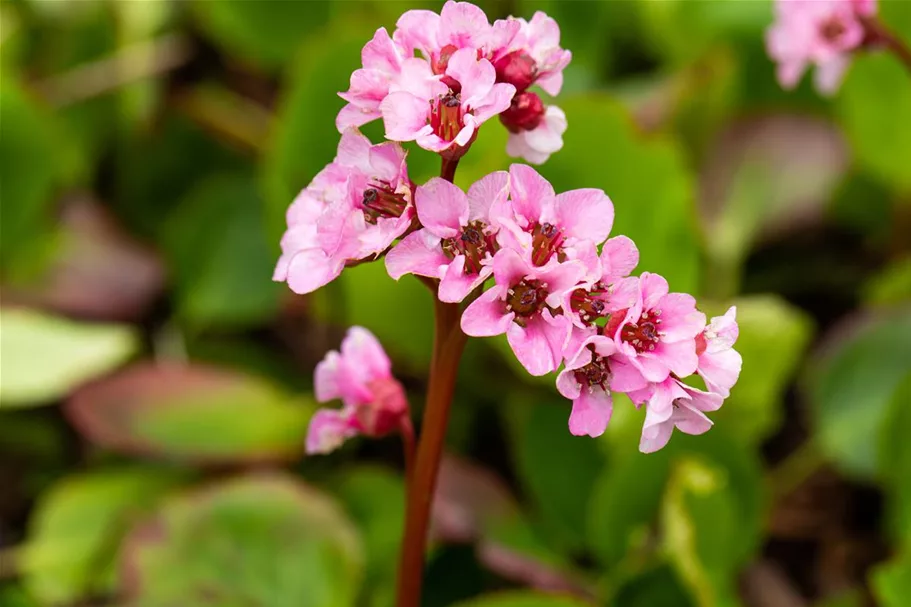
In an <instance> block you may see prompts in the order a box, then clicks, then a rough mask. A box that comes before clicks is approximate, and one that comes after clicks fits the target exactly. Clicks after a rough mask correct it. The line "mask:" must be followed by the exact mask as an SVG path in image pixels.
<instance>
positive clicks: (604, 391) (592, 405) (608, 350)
mask: <svg viewBox="0 0 911 607" xmlns="http://www.w3.org/2000/svg"><path fill="white" fill-rule="evenodd" d="M615 351H616V347H615V346H614V342H613V341H612V340H611V339H610V338H608V337H605V336H603V335H592V336H590V337H588V338H587V339H586V340H585V341H583V342H582V343H581V344H580V346H579V348H578V350H577V352H576V353H575V354H574V355H572V356H570V357H568V358H567V360H566V363H565V366H564V369H563V371H561V372H560V374H559V375H558V376H557V390H558V391H559V392H560V394H562V395H563V396H565V397H566V398H568V399H570V400H572V401H573V409H572V413H571V414H570V416H569V431H570V433H572V434H574V435H575V436H585V435H588V436H592V437H596V436H601V435H602V434H604V430H605V429H607V424H608V422H610V417H611V412H612V411H613V402H612V399H611V393H610V381H611V372H610V366H609V360H610V359H609V357H610V356H611V355H612V354H613V353H614V352H615Z"/></svg>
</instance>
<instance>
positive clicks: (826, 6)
mask: <svg viewBox="0 0 911 607" xmlns="http://www.w3.org/2000/svg"><path fill="white" fill-rule="evenodd" d="M876 13H877V3H876V0H776V2H775V23H773V24H772V25H771V26H770V27H769V29H768V31H767V32H766V48H767V49H768V52H769V56H770V57H771V58H772V59H773V60H774V61H775V62H776V63H777V64H778V67H777V76H778V82H779V83H780V84H781V86H782V87H784V88H786V89H792V88H794V87H795V86H797V83H798V82H800V79H801V77H803V74H804V72H805V71H806V70H807V68H808V67H809V66H810V65H815V66H816V72H815V74H814V79H813V82H814V84H815V86H816V89H817V90H818V91H819V92H820V93H822V94H824V95H831V94H833V93H835V91H837V90H838V87H839V86H840V85H841V82H842V80H843V78H844V74H845V72H846V71H847V69H848V66H849V65H850V63H851V58H852V56H853V55H854V53H857V52H859V51H862V50H875V49H886V50H889V51H891V52H892V53H894V54H895V56H896V57H898V59H899V60H901V61H902V62H903V63H904V64H905V66H906V67H907V68H908V70H909V71H911V48H908V46H907V45H905V44H904V43H903V42H902V41H901V40H900V39H899V38H897V37H896V36H895V34H893V33H892V32H890V31H889V29H888V28H886V26H885V25H883V23H882V22H881V21H880V20H879V18H878V17H877V14H876Z"/></svg>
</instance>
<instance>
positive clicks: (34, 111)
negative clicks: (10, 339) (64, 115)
mask: <svg viewBox="0 0 911 607" xmlns="http://www.w3.org/2000/svg"><path fill="white" fill-rule="evenodd" d="M0 123H2V124H3V137H0V183H2V184H3V221H2V222H0V226H2V227H0V230H2V231H0V258H2V260H3V266H2V267H3V271H4V274H6V273H8V272H9V271H10V270H11V269H12V270H15V269H16V268H15V266H18V265H22V264H23V263H24V264H26V265H31V264H33V263H34V262H33V260H31V259H30V258H31V257H33V256H35V255H36V254H40V251H41V247H42V246H46V245H47V242H48V237H49V235H50V234H51V229H52V225H53V223H52V215H51V211H52V208H53V205H54V198H53V194H54V192H55V190H56V189H57V187H58V186H59V185H60V158H59V152H58V147H57V142H56V141H55V135H54V132H53V130H52V127H51V125H52V124H53V118H52V117H51V116H50V115H48V113H47V112H46V110H45V109H44V108H42V107H40V106H39V105H38V103H37V102H35V101H33V100H31V99H29V98H28V96H27V95H26V94H25V93H24V92H22V91H21V90H20V89H19V87H18V85H17V84H16V83H15V82H14V81H11V79H10V77H9V75H5V76H4V80H3V86H2V87H0ZM11 266H13V267H12V268H11Z"/></svg>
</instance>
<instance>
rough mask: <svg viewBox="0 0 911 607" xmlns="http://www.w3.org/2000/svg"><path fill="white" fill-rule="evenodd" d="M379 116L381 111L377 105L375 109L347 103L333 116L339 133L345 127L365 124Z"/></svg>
mask: <svg viewBox="0 0 911 607" xmlns="http://www.w3.org/2000/svg"><path fill="white" fill-rule="evenodd" d="M380 116H382V113H381V112H380V110H379V107H377V108H376V109H373V108H363V107H357V106H355V105H353V104H351V103H349V104H348V105H346V106H345V107H343V108H342V109H341V110H339V113H338V116H336V117H335V127H336V128H337V129H338V131H339V132H340V133H341V132H343V131H344V130H345V129H348V128H351V127H359V126H361V125H364V124H367V123H368V122H370V121H372V120H376V119H377V118H379V117H380Z"/></svg>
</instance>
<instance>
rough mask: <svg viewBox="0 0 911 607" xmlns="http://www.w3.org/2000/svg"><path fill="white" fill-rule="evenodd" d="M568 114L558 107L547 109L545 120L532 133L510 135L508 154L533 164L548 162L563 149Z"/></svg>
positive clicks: (507, 143)
mask: <svg viewBox="0 0 911 607" xmlns="http://www.w3.org/2000/svg"><path fill="white" fill-rule="evenodd" d="M566 125H567V122H566V114H564V113H563V110H561V109H560V108H558V107H557V106H554V105H551V106H548V107H547V110H545V113H544V120H542V121H541V124H539V125H538V126H537V128H534V129H532V130H530V131H519V132H518V133H510V134H509V140H508V141H507V142H506V153H507V154H509V155H510V156H514V157H519V158H524V159H525V160H527V161H528V162H531V163H532V164H543V163H545V162H547V159H548V158H550V155H551V154H553V153H555V152H558V151H560V150H561V149H562V148H563V133H565V132H566Z"/></svg>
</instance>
